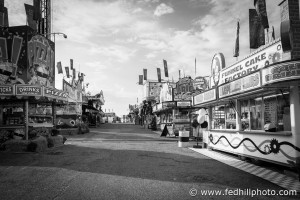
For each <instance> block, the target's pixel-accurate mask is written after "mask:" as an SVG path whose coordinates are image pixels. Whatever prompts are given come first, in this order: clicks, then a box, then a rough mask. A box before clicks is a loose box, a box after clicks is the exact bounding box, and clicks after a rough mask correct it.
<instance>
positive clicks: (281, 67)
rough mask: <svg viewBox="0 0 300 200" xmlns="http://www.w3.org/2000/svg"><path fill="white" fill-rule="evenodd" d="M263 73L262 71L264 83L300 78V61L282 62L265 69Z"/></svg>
mask: <svg viewBox="0 0 300 200" xmlns="http://www.w3.org/2000/svg"><path fill="white" fill-rule="evenodd" d="M261 73H262V84H263V85H266V84H269V83H274V82H279V81H285V80H293V79H299V78H300V62H299V61H294V62H287V63H280V64H278V65H275V66H271V67H268V68H265V69H263V70H262V71H261Z"/></svg>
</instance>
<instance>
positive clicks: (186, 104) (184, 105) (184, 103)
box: [177, 101, 191, 107]
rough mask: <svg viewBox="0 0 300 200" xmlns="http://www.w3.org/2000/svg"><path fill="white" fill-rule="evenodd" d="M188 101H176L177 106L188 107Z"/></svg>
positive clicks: (189, 103) (189, 104)
mask: <svg viewBox="0 0 300 200" xmlns="http://www.w3.org/2000/svg"><path fill="white" fill-rule="evenodd" d="M190 106H191V102H190V101H177V107H190Z"/></svg>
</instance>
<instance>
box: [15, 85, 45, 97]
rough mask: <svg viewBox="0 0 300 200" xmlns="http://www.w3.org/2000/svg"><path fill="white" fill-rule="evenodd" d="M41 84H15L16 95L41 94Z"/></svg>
mask: <svg viewBox="0 0 300 200" xmlns="http://www.w3.org/2000/svg"><path fill="white" fill-rule="evenodd" d="M42 91H43V90H42V86H38V85H16V95H17V96H42V95H43V92H42Z"/></svg>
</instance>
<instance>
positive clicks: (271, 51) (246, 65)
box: [220, 40, 289, 84]
mask: <svg viewBox="0 0 300 200" xmlns="http://www.w3.org/2000/svg"><path fill="white" fill-rule="evenodd" d="M282 54H283V51H282V45H281V41H280V40H278V41H277V42H275V43H274V44H272V45H271V46H268V47H266V48H265V49H263V50H261V51H259V52H257V53H254V54H252V55H250V56H249V57H247V58H245V59H243V60H241V61H240V62H238V63H236V64H234V65H232V66H230V67H228V68H226V69H224V70H222V71H221V73H220V80H221V84H223V83H228V82H231V81H234V80H237V79H239V78H242V77H245V76H247V75H248V74H251V73H253V72H255V71H258V70H259V69H262V68H264V67H265V66H268V65H270V64H274V63H277V62H281V61H284V60H286V59H289V58H288V56H286V58H283V56H282Z"/></svg>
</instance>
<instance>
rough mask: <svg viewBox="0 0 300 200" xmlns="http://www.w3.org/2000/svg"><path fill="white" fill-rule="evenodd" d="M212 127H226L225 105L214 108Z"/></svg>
mask: <svg viewBox="0 0 300 200" xmlns="http://www.w3.org/2000/svg"><path fill="white" fill-rule="evenodd" d="M212 129H225V105H219V106H214V107H213V108H212Z"/></svg>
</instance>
